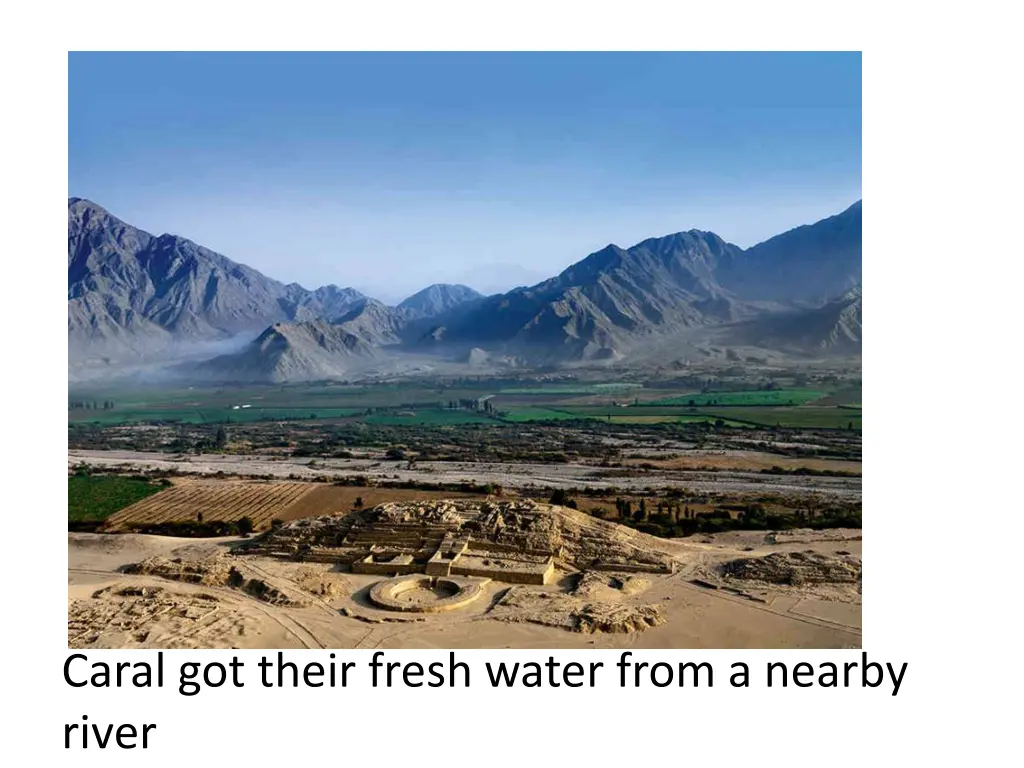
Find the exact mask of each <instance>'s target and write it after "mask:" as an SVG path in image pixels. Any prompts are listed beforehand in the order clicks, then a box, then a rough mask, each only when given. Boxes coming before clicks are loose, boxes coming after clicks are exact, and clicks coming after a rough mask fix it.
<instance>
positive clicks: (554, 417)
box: [502, 407, 593, 423]
mask: <svg viewBox="0 0 1024 768" xmlns="http://www.w3.org/2000/svg"><path fill="white" fill-rule="evenodd" d="M502 418H503V419H504V420H505V421H509V422H512V423H516V422H524V421H567V420H568V421H571V420H573V419H590V418H593V417H592V416H590V415H588V414H582V413H576V412H574V411H570V410H568V409H566V410H555V409H553V408H534V407H525V408H512V409H510V410H508V411H506V412H504V415H503V416H502Z"/></svg>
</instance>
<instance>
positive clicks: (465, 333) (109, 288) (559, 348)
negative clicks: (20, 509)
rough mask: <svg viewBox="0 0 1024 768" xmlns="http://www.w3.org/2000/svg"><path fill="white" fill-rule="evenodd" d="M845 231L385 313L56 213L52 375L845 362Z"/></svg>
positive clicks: (855, 246) (675, 249) (599, 264)
mask: <svg viewBox="0 0 1024 768" xmlns="http://www.w3.org/2000/svg"><path fill="white" fill-rule="evenodd" d="M861 216H862V214H861V204H860V202H859V201H858V202H857V203H855V204H854V205H852V206H851V207H850V208H848V209H847V210H845V211H843V212H842V213H840V214H837V215H836V216H831V217H829V218H827V219H823V220H822V221H819V222H816V223H814V224H810V225H807V226H803V227H797V228H796V229H792V230H790V231H788V232H785V233H783V234H781V235H778V236H776V237H773V238H771V239H769V240H766V241H765V242H763V243H760V244H758V245H756V246H754V247H752V248H749V249H746V250H744V249H742V248H740V247H738V246H736V245H733V244H731V243H728V242H726V241H725V240H723V239H722V238H721V237H719V236H718V235H716V234H714V233H713V232H706V231H702V230H697V229H692V230H689V231H686V232H678V233H675V234H671V235H667V236H665V237H657V238H650V239H647V240H644V241H642V242H640V243H637V244H636V245H634V246H632V247H630V248H625V249H624V248H620V247H619V246H617V245H608V246H606V247H604V248H602V249H601V250H599V251H596V252H595V253H592V254H590V255H589V256H587V257H586V258H584V259H582V260H581V261H579V262H577V263H575V264H573V265H572V266H570V267H568V268H567V269H565V270H563V271H562V272H561V273H560V274H558V275H556V276H555V277H552V278H550V279H548V280H544V281H542V282H540V283H537V284H536V285H533V286H531V287H522V288H516V289H514V290H512V291H509V292H507V293H504V294H496V295H493V296H489V297H483V296H481V295H480V294H479V293H477V292H476V291H473V290H472V289H470V288H467V287H466V286H462V285H446V284H437V285H432V286H429V287H427V288H425V289H423V290H422V291H419V292H418V293H416V294H414V295H412V296H410V297H409V298H407V299H406V300H404V301H403V302H401V304H399V305H398V306H397V307H389V306H386V305H385V304H382V303H381V302H379V301H376V300H374V299H370V298H368V297H366V296H364V295H363V294H361V293H359V292H358V291H355V290H353V289H351V288H338V287H336V286H326V287H323V288H318V289H316V290H313V291H310V290H307V289H305V288H303V287H302V286H299V285H296V284H294V283H292V284H287V285H286V284H283V283H280V282H277V281H275V280H272V279H271V278H268V277H266V276H264V275H262V274H260V273H259V272H257V271H256V270H254V269H251V268H249V267H246V266H244V265H241V264H238V263H236V262H233V261H231V260H230V259H227V258H226V257H224V256H221V255H220V254H217V253H214V252H213V251H210V250H208V249H206V248H203V247H202V246H199V245H197V244H195V243H193V242H192V241H190V240H185V239H184V238H180V237H177V236H173V235H161V236H159V237H154V236H153V235H150V234H148V233H146V232H143V231H142V230H139V229H136V228H134V227H132V226H130V225H128V224H126V223H125V222H123V221H121V220H119V219H117V218H116V217H114V216H112V215H111V214H109V213H108V212H107V211H105V210H103V209H102V208H100V207H99V206H97V205H95V204H94V203H91V202H89V201H87V200H81V199H78V198H71V199H70V200H69V202H68V342H69V349H70V353H69V363H70V364H71V365H75V364H76V363H75V361H76V360H79V359H91V358H95V357H97V356H99V357H105V358H108V360H107V363H108V365H110V367H111V368H113V367H116V363H118V362H120V361H126V360H128V361H130V360H140V359H153V358H154V357H157V358H159V359H161V360H164V361H166V360H169V359H170V358H172V357H174V356H175V354H174V353H177V352H180V351H181V350H182V349H186V348H187V349H193V350H194V349H195V346H194V345H197V344H200V343H204V344H207V345H209V344H210V343H219V344H224V343H225V342H226V340H232V339H237V342H236V347H237V344H238V343H245V342H246V341H248V339H253V338H255V340H254V341H251V342H249V343H247V344H246V345H245V346H244V347H242V348H241V349H240V350H236V351H235V352H234V353H232V354H222V355H219V356H218V357H216V358H213V359H212V360H208V361H207V363H204V364H202V365H200V366H198V367H196V369H195V370H196V372H197V373H202V374H203V375H207V376H212V377H216V378H221V379H223V380H234V381H238V380H244V379H246V378H247V377H248V378H251V379H253V380H260V381H288V380H300V379H321V378H335V377H347V376H348V375H349V374H350V373H351V372H353V371H356V370H359V369H360V368H364V367H368V366H371V365H374V364H376V363H377V362H380V363H386V362H387V360H385V359H384V358H388V360H391V361H392V362H401V361H408V360H410V359H412V355H415V354H419V355H429V356H431V357H434V358H436V357H437V356H442V357H444V358H446V359H447V360H448V361H451V362H453V363H457V364H468V363H467V361H469V362H472V363H474V364H476V365H480V364H482V363H484V362H486V361H498V362H496V363H495V364H496V365H497V364H500V361H503V360H514V361H516V364H517V365H556V366H557V365H563V364H572V363H580V362H602V361H613V360H619V359H623V358H626V359H630V358H632V359H635V360H643V359H647V358H650V357H651V356H652V355H654V356H656V357H657V359H659V360H662V359H680V358H681V357H690V356H692V355H694V354H698V355H699V354H700V353H701V350H702V349H703V347H702V345H704V346H707V345H708V344H716V345H721V344H722V343H724V344H725V345H726V346H727V347H728V346H729V345H735V346H757V347H761V348H765V349H774V350H779V351H782V352H783V353H784V354H799V355H807V354H812V355H822V354H827V355H832V354H852V355H856V354H859V351H860V319H861V293H860V279H861V267H860V259H861V242H862V240H861ZM723 340H724V341H723ZM189 345H193V346H191V347H190V346H189ZM202 349H204V350H207V353H206V356H207V357H209V356H210V354H209V352H208V347H203V348H202ZM221 351H223V350H221ZM719 351H720V350H719ZM400 355H405V357H402V358H401V360H399V357H398V356H400ZM178 356H180V355H178ZM193 356H195V355H193Z"/></svg>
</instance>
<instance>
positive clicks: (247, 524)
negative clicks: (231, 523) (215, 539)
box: [238, 516, 252, 536]
mask: <svg viewBox="0 0 1024 768" xmlns="http://www.w3.org/2000/svg"><path fill="white" fill-rule="evenodd" d="M238 532H239V533H240V534H241V535H242V536H248V535H249V534H250V533H252V520H251V519H250V518H249V517H248V516H246V517H243V518H241V519H240V520H239V521H238Z"/></svg>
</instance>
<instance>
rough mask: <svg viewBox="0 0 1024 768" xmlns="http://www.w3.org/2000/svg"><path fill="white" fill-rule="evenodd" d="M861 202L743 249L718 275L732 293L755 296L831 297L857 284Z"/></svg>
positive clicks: (772, 298) (773, 298) (763, 298)
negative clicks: (833, 214)
mask: <svg viewBox="0 0 1024 768" xmlns="http://www.w3.org/2000/svg"><path fill="white" fill-rule="evenodd" d="M861 218H862V214H861V201H860V200H858V201H857V202H856V203H854V204H853V205H851V206H850V207H849V208H847V209H846V210H845V211H843V212H842V213H840V214H837V215H835V216H830V217H829V218H827V219H822V220H821V221H819V222H817V223H815V224H809V225H806V226H803V227H797V228H796V229H791V230H789V231H788V232H783V233H782V234H781V235H776V236H775V237H773V238H771V239H769V240H765V241H764V242H763V243H759V244H758V245H755V246H753V247H752V248H748V249H747V250H746V251H743V253H742V254H741V255H740V257H739V258H738V259H737V260H736V261H735V262H733V263H732V264H731V265H729V267H728V269H726V270H723V271H722V272H721V273H720V274H719V276H718V277H719V281H720V282H721V284H722V285H723V286H724V287H725V288H727V289H728V290H729V291H731V292H732V293H733V294H735V295H736V296H737V297H739V298H742V299H748V300H760V301H766V300H767V301H816V300H821V299H826V298H836V297H838V296H840V295H842V294H843V292H845V291H847V290H849V289H850V288H853V287H854V286H858V285H860V284H861V239H862V238H861V225H862V221H861Z"/></svg>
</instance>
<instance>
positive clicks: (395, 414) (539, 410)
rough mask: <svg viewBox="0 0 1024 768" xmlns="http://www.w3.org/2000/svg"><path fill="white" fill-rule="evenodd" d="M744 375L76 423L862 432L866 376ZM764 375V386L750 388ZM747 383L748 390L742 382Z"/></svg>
mask: <svg viewBox="0 0 1024 768" xmlns="http://www.w3.org/2000/svg"><path fill="white" fill-rule="evenodd" d="M794 380H795V379H793V378H792V377H791V378H788V379H787V378H785V377H783V378H780V379H779V382H778V383H775V382H768V383H765V382H764V381H757V380H751V379H749V378H748V379H744V378H742V377H741V378H740V379H738V380H737V381H731V380H721V381H717V380H714V379H701V378H697V377H690V378H683V379H680V380H650V381H635V382H629V381H614V382H600V381H597V382H595V381H573V380H570V381H547V380H531V379H529V378H526V379H513V380H509V379H501V378H487V377H473V378H461V379H451V380H443V381H442V380H421V381H416V380H409V381H400V382H364V383H359V384H340V383H327V382H325V383H321V384H303V385H288V386H281V385H264V386H249V387H245V388H237V389H231V388H205V389H204V388H188V389H185V390H169V391H168V390H160V389H135V390H130V391H120V392H118V391H109V392H108V391H91V392H90V391H81V392H74V393H69V407H68V422H69V425H74V424H83V425H84V424H90V425H111V426H116V425H147V424H173V423H177V424H194V425H204V424H206V425H245V424H260V423H287V422H315V423H353V424H365V425H371V426H403V425H408V426H420V427H424V428H435V427H436V428H446V427H450V426H458V425H469V424H479V425H491V426H500V425H502V424H511V425H515V424H522V423H528V422H540V423H544V422H564V421H576V420H579V421H585V420H601V421H604V422H606V423H609V424H623V425H626V424H694V423H706V424H713V425H716V426H717V427H719V428H721V427H731V428H743V427H750V426H753V427H773V428H796V429H855V430H856V429H860V427H861V412H860V408H859V405H857V404H858V403H859V401H860V385H859V381H855V382H849V381H843V380H839V379H836V380H835V381H831V383H828V384H825V383H824V382H822V383H819V384H818V385H815V386H792V385H790V384H787V382H792V381H794ZM754 381H757V387H756V388H753V387H751V386H750V384H751V383H754ZM744 384H746V385H747V386H746V387H744V386H743V385H744Z"/></svg>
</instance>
